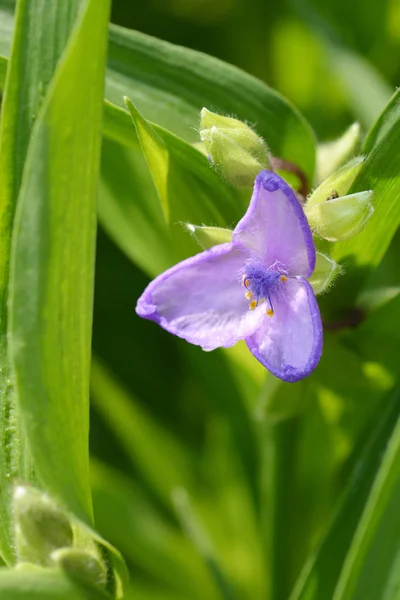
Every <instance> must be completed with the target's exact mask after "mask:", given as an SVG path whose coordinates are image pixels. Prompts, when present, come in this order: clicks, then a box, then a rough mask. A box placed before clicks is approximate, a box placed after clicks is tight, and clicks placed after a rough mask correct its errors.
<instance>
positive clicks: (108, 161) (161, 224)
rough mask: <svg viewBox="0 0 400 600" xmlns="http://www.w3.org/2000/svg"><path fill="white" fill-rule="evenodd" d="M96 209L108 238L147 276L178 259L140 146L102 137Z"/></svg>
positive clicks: (154, 273)
mask: <svg viewBox="0 0 400 600" xmlns="http://www.w3.org/2000/svg"><path fill="white" fill-rule="evenodd" d="M127 117H128V118H129V116H128V115H127ZM130 128H131V130H132V125H131V124H130ZM133 133H134V132H133ZM98 211H99V220H100V222H101V224H102V226H103V227H104V229H105V231H106V232H107V233H108V235H109V236H110V237H111V239H112V240H113V241H114V242H115V244H117V246H119V247H120V248H121V250H122V251H123V252H124V253H125V254H126V255H127V256H128V257H129V258H130V260H131V261H133V262H134V263H135V264H137V265H139V267H140V268H141V269H143V271H145V272H146V273H147V274H148V275H150V276H153V277H154V276H155V275H158V274H159V273H161V272H162V271H165V269H167V268H168V267H170V266H171V265H172V264H174V263H176V262H179V260H180V255H179V251H178V249H177V248H176V247H175V246H174V245H173V244H172V240H171V234H170V231H169V229H168V227H167V225H166V223H165V219H164V218H163V215H162V212H161V210H160V202H159V199H158V196H157V193H156V190H155V188H154V184H153V181H152V179H151V175H150V173H149V171H148V168H147V166H146V163H145V160H144V157H143V153H142V150H141V148H140V146H139V145H137V147H136V148H135V149H133V148H127V147H124V146H122V145H121V144H119V143H116V142H113V141H110V140H108V139H105V140H103V147H102V165H101V182H100V195H99V208H98Z"/></svg>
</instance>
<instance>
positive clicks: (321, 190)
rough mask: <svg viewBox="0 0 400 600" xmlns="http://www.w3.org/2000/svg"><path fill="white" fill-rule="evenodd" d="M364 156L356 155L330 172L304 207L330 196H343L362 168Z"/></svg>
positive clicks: (323, 200)
mask: <svg viewBox="0 0 400 600" xmlns="http://www.w3.org/2000/svg"><path fill="white" fill-rule="evenodd" d="M364 160H365V157H364V156H357V157H356V158H353V160H351V161H350V162H348V163H347V164H346V165H344V166H343V167H341V168H340V169H338V170H337V171H335V173H332V175H330V176H329V177H328V179H325V181H324V182H323V183H321V185H320V186H318V187H317V189H316V190H315V191H314V192H313V193H312V194H311V195H310V196H309V198H308V200H307V204H306V209H307V208H311V206H314V205H315V204H319V203H320V202H325V201H326V200H328V199H329V198H331V197H332V196H334V197H336V198H337V197H338V196H345V195H346V194H347V192H348V191H349V189H350V187H351V185H352V184H353V182H354V180H355V178H356V177H357V175H358V174H359V172H360V171H361V169H362V166H363V163H364Z"/></svg>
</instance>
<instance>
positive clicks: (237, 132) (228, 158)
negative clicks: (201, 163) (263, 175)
mask: <svg viewBox="0 0 400 600" xmlns="http://www.w3.org/2000/svg"><path fill="white" fill-rule="evenodd" d="M200 138H201V140H202V142H203V143H204V145H205V147H206V150H207V152H208V155H209V157H210V160H211V161H212V163H213V164H214V165H215V167H216V168H217V169H218V171H219V172H220V173H221V175H222V176H223V177H224V178H225V179H226V181H227V182H228V183H230V184H231V185H233V186H235V187H238V188H243V187H252V186H253V184H254V179H255V177H256V175H257V174H258V173H259V172H260V171H261V170H262V169H268V168H269V167H270V164H269V158H268V148H267V145H266V144H265V142H264V140H263V139H262V138H260V137H259V136H258V135H257V134H256V133H255V132H254V131H253V130H252V129H251V128H250V127H249V126H248V125H246V124H245V123H242V121H239V120H237V119H233V118H231V117H223V116H222V115H218V114H215V113H212V112H210V111H209V110H207V109H206V108H203V109H202V111H201V119H200Z"/></svg>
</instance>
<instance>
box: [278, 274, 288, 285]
mask: <svg viewBox="0 0 400 600" xmlns="http://www.w3.org/2000/svg"><path fill="white" fill-rule="evenodd" d="M287 279H288V278H287V277H286V275H281V277H280V280H281V281H282V283H283V282H284V281H287Z"/></svg>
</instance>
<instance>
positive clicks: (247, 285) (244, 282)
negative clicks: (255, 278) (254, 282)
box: [242, 275, 250, 288]
mask: <svg viewBox="0 0 400 600" xmlns="http://www.w3.org/2000/svg"><path fill="white" fill-rule="evenodd" d="M242 284H243V285H244V287H246V288H247V287H249V285H250V281H249V280H248V279H247V275H243V277H242Z"/></svg>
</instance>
